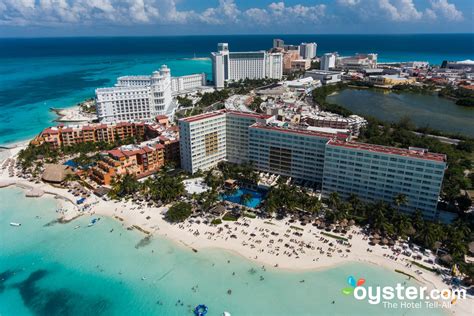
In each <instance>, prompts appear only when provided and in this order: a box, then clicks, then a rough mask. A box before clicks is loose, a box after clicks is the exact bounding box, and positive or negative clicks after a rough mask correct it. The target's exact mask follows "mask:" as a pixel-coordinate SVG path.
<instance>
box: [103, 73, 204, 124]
mask: <svg viewBox="0 0 474 316" xmlns="http://www.w3.org/2000/svg"><path fill="white" fill-rule="evenodd" d="M205 84H206V76H205V74H195V75H188V76H182V77H171V73H170V69H169V68H168V67H167V66H166V65H163V66H161V68H160V70H159V71H155V72H153V74H152V75H151V76H124V77H119V78H118V79H117V84H116V85H115V87H111V88H100V89H96V91H95V93H96V108H97V117H98V118H99V120H100V121H103V122H114V121H131V120H151V119H153V118H155V117H156V116H158V115H171V114H172V113H173V111H174V110H175V108H176V105H177V104H176V102H174V101H173V94H174V93H177V92H180V91H183V90H192V89H193V88H198V87H201V86H204V85H205Z"/></svg>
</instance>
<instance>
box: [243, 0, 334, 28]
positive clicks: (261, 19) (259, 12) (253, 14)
mask: <svg viewBox="0 0 474 316" xmlns="http://www.w3.org/2000/svg"><path fill="white" fill-rule="evenodd" d="M325 14H326V6H325V5H324V4H319V5H313V6H304V5H301V4H296V5H294V6H286V5H285V3H284V2H272V3H270V4H269V5H268V7H267V8H262V9H259V8H251V9H248V10H246V11H245V12H244V15H245V16H246V18H247V19H248V20H249V21H251V22H254V23H257V24H261V25H266V24H269V23H270V22H272V23H274V22H276V23H278V24H284V23H298V22H299V23H318V22H320V21H321V19H322V18H323V17H324V16H325Z"/></svg>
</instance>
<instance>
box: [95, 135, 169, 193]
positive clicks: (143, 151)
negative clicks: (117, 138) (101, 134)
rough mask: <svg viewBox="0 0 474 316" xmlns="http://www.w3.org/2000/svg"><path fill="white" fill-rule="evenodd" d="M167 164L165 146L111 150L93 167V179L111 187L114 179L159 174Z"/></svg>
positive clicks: (128, 146)
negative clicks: (129, 175)
mask: <svg viewBox="0 0 474 316" xmlns="http://www.w3.org/2000/svg"><path fill="white" fill-rule="evenodd" d="M164 163H165V155H164V146H163V145H162V144H159V143H156V144H153V145H143V146H142V145H127V146H122V147H119V148H116V149H113V150H109V151H107V152H106V154H105V155H104V156H103V158H102V159H101V160H100V161H99V162H98V163H97V165H96V166H94V167H92V171H91V176H90V177H91V179H92V180H94V181H96V182H97V183H98V184H100V185H109V184H110V183H111V181H112V179H113V178H114V177H117V176H122V175H125V174H131V175H133V176H135V177H136V178H138V179H140V178H143V177H146V176H149V175H151V174H153V173H155V172H158V171H159V170H160V169H161V168H162V167H163V165H164Z"/></svg>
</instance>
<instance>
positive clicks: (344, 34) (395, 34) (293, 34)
mask: <svg viewBox="0 0 474 316" xmlns="http://www.w3.org/2000/svg"><path fill="white" fill-rule="evenodd" d="M347 35H355V36H374V35H375V36H381V35H383V36H400V35H407V36H408V35H474V32H465V33H460V32H454V33H315V34H313V33H285V34H281V33H279V34H278V33H276V34H275V33H262V34H246V33H245V34H244V33H242V34H203V35H197V34H181V35H77V36H65V35H57V36H55V35H45V36H41V35H40V36H0V40H2V39H47V38H143V37H150V38H151V37H217V36H253V37H258V36H276V37H278V36H281V37H283V36H347Z"/></svg>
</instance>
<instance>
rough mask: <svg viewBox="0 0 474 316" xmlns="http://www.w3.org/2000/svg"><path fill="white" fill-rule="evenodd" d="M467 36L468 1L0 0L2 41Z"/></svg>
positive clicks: (469, 22)
mask: <svg viewBox="0 0 474 316" xmlns="http://www.w3.org/2000/svg"><path fill="white" fill-rule="evenodd" d="M447 26H448V27H447ZM471 32H473V27H472V4H471V3H469V1H465V0H381V1H378V0H337V1H328V0H320V1H317V2H315V1H309V0H286V1H259V2H258V4H257V3H254V2H252V1H248V0H214V1H201V2H199V3H196V2H195V1H189V0H179V1H175V0H160V1H157V0H140V1H122V0H93V1H84V0H61V1H59V0H47V1H44V0H43V1H37V0H23V1H14V0H0V37H45V36H92V35H94V36H97V35H98V36H153V35H155V36H160V35H224V34H229V35H230V34H311V33H313V34H314V33H317V34H348V33H354V34H380V33H392V34H396V33H402V34H405V33H471Z"/></svg>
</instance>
